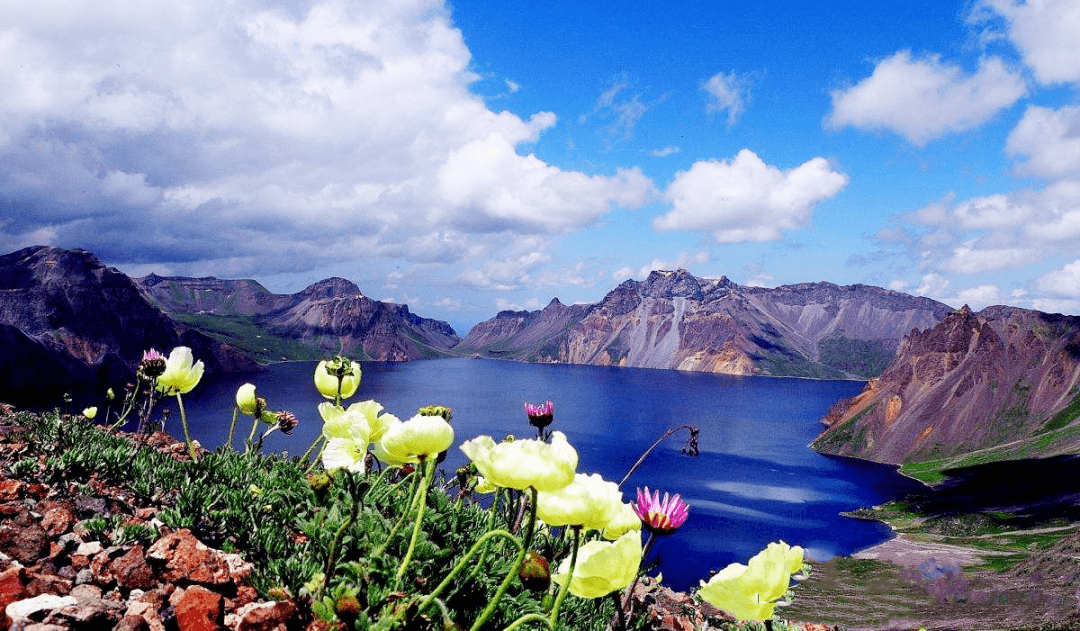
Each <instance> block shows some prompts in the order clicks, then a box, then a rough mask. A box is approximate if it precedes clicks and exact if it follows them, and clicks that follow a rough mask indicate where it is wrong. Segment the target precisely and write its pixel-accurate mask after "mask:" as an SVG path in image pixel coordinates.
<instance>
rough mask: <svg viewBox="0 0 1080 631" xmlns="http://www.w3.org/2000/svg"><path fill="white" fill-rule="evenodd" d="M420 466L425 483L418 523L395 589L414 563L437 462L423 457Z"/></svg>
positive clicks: (421, 494)
mask: <svg viewBox="0 0 1080 631" xmlns="http://www.w3.org/2000/svg"><path fill="white" fill-rule="evenodd" d="M420 465H421V466H422V467H424V476H423V481H422V482H421V483H420V490H419V493H418V497H419V500H418V501H419V503H420V507H419V508H417V510H416V523H415V524H413V532H412V538H410V539H409V548H408V549H407V550H406V551H405V557H404V558H402V559H401V566H400V567H398V571H397V575H396V576H395V577H394V586H395V587H394V588H395V589H397V586H399V585H400V584H401V579H402V577H404V576H405V568H407V567H409V562H410V561H412V555H413V550H415V549H416V540H417V539H418V538H419V537H420V526H421V524H422V523H423V521H424V509H425V508H427V490H428V487H429V486H431V477H432V475H433V474H434V473H435V461H434V460H432V459H430V458H424V457H421V459H420Z"/></svg>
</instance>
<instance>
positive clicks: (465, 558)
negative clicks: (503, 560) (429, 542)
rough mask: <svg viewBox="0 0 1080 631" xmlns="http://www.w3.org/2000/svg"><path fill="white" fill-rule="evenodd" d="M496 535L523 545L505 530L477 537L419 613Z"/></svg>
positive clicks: (517, 544) (423, 602) (516, 544)
mask: <svg viewBox="0 0 1080 631" xmlns="http://www.w3.org/2000/svg"><path fill="white" fill-rule="evenodd" d="M494 537H505V538H506V539H509V540H510V541H511V542H513V544H514V545H515V546H518V547H519V548H520V547H521V543H520V542H518V540H517V538H516V537H514V535H512V534H510V533H509V532H507V531H505V530H491V531H488V532H486V533H484V535H483V536H482V537H480V538H479V539H477V540H476V543H474V544H473V545H472V547H471V548H469V551H468V552H466V553H465V556H463V557H461V560H460V561H458V562H457V565H455V566H454V569H453V570H451V572H450V573H449V574H447V575H446V578H444V579H443V581H442V582H441V583H439V586H438V587H436V588H435V591H433V592H431V594H429V595H428V596H427V597H425V598H424V600H423V601H422V602H421V603H420V609H419V610H418V613H419V612H423V611H424V609H427V607H428V605H430V604H431V602H432V601H434V600H435V599H436V598H437V597H438V596H439V594H441V593H442V591H443V590H444V589H446V588H447V586H449V585H450V583H451V582H453V580H454V578H455V577H457V575H458V574H460V573H461V572H462V571H463V570H464V569H465V565H466V563H468V561H469V559H471V558H473V557H474V556H475V555H476V553H477V552H478V551H480V550H481V548H483V551H484V552H486V551H487V542H488V540H490V539H493V538H494ZM481 558H483V557H481ZM482 563H483V562H482V561H477V563H476V564H475V565H481V564H482Z"/></svg>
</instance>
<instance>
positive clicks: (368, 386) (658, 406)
mask: <svg viewBox="0 0 1080 631" xmlns="http://www.w3.org/2000/svg"><path fill="white" fill-rule="evenodd" d="M314 366H315V364H314V363H313V362H295V363H285V364H276V365H272V366H269V367H268V368H267V369H266V370H264V371H261V372H258V373H246V374H232V375H215V376H207V377H206V378H205V379H204V380H203V382H202V383H201V384H199V386H198V387H197V388H196V389H195V390H193V391H192V392H191V393H190V394H188V395H185V397H184V403H185V407H186V408H187V410H188V415H189V421H190V422H191V426H192V433H193V434H194V436H195V437H196V438H198V439H199V440H200V442H202V444H203V445H204V446H206V447H207V448H211V449H213V448H215V447H217V446H218V445H220V444H222V443H223V442H224V441H225V439H226V437H227V435H228V426H229V420H230V418H231V416H232V408H233V405H234V403H233V401H234V396H235V393H236V389H237V387H239V386H240V385H241V384H242V383H244V382H246V381H251V382H252V383H254V384H256V386H257V388H258V392H259V395H260V396H263V397H266V398H267V399H268V402H269V405H270V407H271V409H287V410H290V411H292V412H293V413H294V414H296V415H297V417H298V418H299V419H300V426H299V427H298V428H297V430H296V431H295V432H294V433H293V435H292V436H284V435H280V434H278V433H275V434H274V435H273V436H272V438H271V439H270V440H268V442H267V444H266V447H265V448H264V451H274V452H281V451H288V452H290V453H292V454H299V453H302V452H303V451H304V450H305V449H306V448H307V446H308V445H309V444H311V441H312V440H313V439H314V437H315V436H316V435H317V434H318V433H319V432H320V431H321V426H322V421H321V419H320V417H319V413H318V411H317V409H316V407H317V406H318V404H319V403H320V402H321V401H322V399H321V397H320V396H319V395H318V393H317V392H316V390H315V388H314V385H313V383H312V374H313V371H314ZM363 369H364V376H363V380H362V382H361V384H360V389H359V391H358V392H357V394H356V396H354V397H353V398H352V399H351V400H350V402H355V401H360V400H364V399H375V400H377V401H379V402H380V403H382V404H383V405H384V406H385V407H386V411H387V412H390V413H392V414H395V415H397V416H398V417H399V418H401V419H402V420H405V419H407V418H409V417H410V416H412V415H413V414H414V413H415V411H416V409H417V408H419V407H421V406H424V405H429V404H440V405H448V406H450V407H451V408H453V410H454V420H453V424H454V427H455V431H456V434H457V437H456V440H455V447H454V448H453V449H451V453H450V455H449V457H448V459H447V461H446V462H445V463H444V465H443V466H444V469H445V470H446V471H447V473H448V474H452V472H453V469H454V468H456V467H457V466H459V465H460V464H462V463H463V462H464V461H465V458H464V456H463V455H462V454H461V452H460V451H459V450H458V449H457V445H458V444H460V443H461V442H463V441H465V440H468V439H470V438H473V437H474V436H476V435H478V434H489V435H491V436H493V437H494V438H495V439H496V440H500V439H501V438H502V437H503V436H504V435H506V434H508V433H512V434H515V435H516V436H519V437H523V438H531V437H533V436H534V435H535V429H534V428H532V427H531V426H530V425H528V422H527V419H526V417H525V414H524V412H523V410H522V402H523V401H530V402H534V403H540V402H543V401H544V400H545V399H551V400H552V401H554V402H555V422H554V424H553V425H552V427H551V429H558V430H561V431H563V432H564V433H565V434H566V435H567V437H568V438H569V440H570V443H571V444H572V445H574V447H575V448H576V449H577V450H578V454H579V456H580V461H579V465H578V471H580V472H585V473H593V472H598V473H601V474H602V475H603V476H604V477H605V478H606V479H609V480H613V481H616V482H617V481H618V480H620V479H621V478H622V477H623V475H624V474H625V473H626V471H627V470H628V469H629V468H630V466H631V465H632V464H633V463H634V461H635V460H637V458H638V457H639V456H640V455H641V453H642V452H643V451H644V450H645V449H647V448H648V447H649V445H651V444H652V443H653V442H654V441H655V440H656V439H657V438H659V437H660V436H661V435H662V434H663V433H664V432H665V431H667V430H668V429H669V428H672V427H675V426H678V425H683V424H690V425H696V426H697V427H699V428H700V430H701V432H700V450H701V454H700V455H699V456H698V457H696V458H695V457H690V456H685V455H682V454H681V453H680V451H679V450H680V448H681V447H682V446H683V444H684V443H685V439H686V437H687V436H688V434H687V433H686V432H685V431H683V432H680V433H678V434H676V435H675V436H673V437H671V438H669V439H668V441H667V442H665V443H664V444H662V445H661V446H660V447H659V448H658V449H657V450H656V451H655V452H653V454H652V456H651V457H650V458H649V459H648V460H647V461H646V462H645V464H644V465H643V466H642V467H641V468H640V469H638V471H637V472H636V473H635V474H634V476H633V477H632V478H630V480H629V481H628V482H627V483H626V484H625V485H624V486H623V494H624V499H626V500H632V499H634V496H635V489H636V487H639V486H646V485H648V486H649V487H650V488H653V489H660V490H662V491H668V492H671V493H680V494H681V495H682V497H683V499H685V500H686V501H687V502H688V503H689V504H690V518H689V520H688V521H687V523H686V524H685V525H684V526H683V527H682V528H681V529H680V530H679V531H678V532H677V533H676V534H675V535H672V536H670V537H666V538H662V539H660V540H659V541H658V542H657V544H656V545H655V546H654V547H653V554H654V555H656V556H657V557H658V559H659V562H660V570H661V571H662V572H663V575H664V581H665V583H667V584H668V585H670V586H672V587H675V588H677V589H688V588H690V587H693V586H696V585H697V582H698V580H700V579H703V578H707V577H708V574H709V571H710V570H717V569H720V568H722V567H724V566H725V565H727V564H728V563H730V562H732V561H740V562H746V560H747V559H748V558H749V557H750V556H752V555H753V554H754V553H756V552H757V551H758V550H760V549H761V548H762V547H764V546H765V544H767V543H769V542H770V541H775V540H777V539H783V540H784V541H787V542H788V543H790V544H792V545H801V546H803V547H805V548H807V550H808V556H810V557H811V558H813V559H816V560H820V561H824V560H828V559H829V558H831V557H833V556H835V555H838V554H850V553H852V552H855V551H857V550H860V549H862V548H866V547H869V546H871V545H874V544H876V543H879V542H881V541H884V540H885V539H887V538H888V537H889V536H890V534H889V531H888V528H886V527H885V526H883V525H881V524H878V523H875V522H867V521H860V520H855V519H850V518H846V517H842V516H840V515H839V513H840V512H841V511H846V510H851V509H854V508H857V507H859V506H868V505H873V504H878V503H881V502H883V501H886V500H888V499H891V498H896V497H902V496H903V495H905V494H907V493H909V492H914V491H917V490H919V489H921V488H922V487H921V486H920V485H918V484H917V483H915V482H913V481H911V480H908V479H907V478H904V477H903V476H900V475H899V474H897V473H896V472H895V470H894V468H893V467H887V466H882V465H876V464H873V463H867V462H862V461H858V460H852V459H845V458H835V457H830V456H823V455H820V454H818V453H816V452H814V451H813V450H811V449H809V448H808V447H807V444H808V443H809V442H810V441H811V440H812V439H813V438H814V437H815V436H816V435H817V434H818V432H819V431H820V430H821V428H822V426H821V424H820V419H821V417H822V416H824V414H825V413H826V411H827V410H828V409H829V407H830V406H831V405H832V404H833V403H835V402H836V401H838V400H839V399H841V398H843V397H848V396H852V395H854V394H856V393H858V392H859V391H860V390H861V389H862V386H863V384H862V383H861V382H854V381H813V380H805V379H777V378H769V377H730V376H724V375H712V374H704V373H688V372H677V371H668V370H647V369H635V368H603V367H595V366H567V365H548V364H523V363H516V362H503V361H494V360H475V359H442V360H432V361H416V362H407V363H382V362H377V363H365V364H364V368H363ZM241 425H242V427H241V428H238V430H237V437H236V444H237V446H240V447H242V443H243V439H244V438H245V437H246V432H247V430H248V429H249V428H250V424H248V423H241ZM167 429H168V430H169V431H170V432H171V433H172V434H173V435H174V436H182V435H183V434H182V430H181V429H180V427H179V418H178V416H177V415H176V414H175V413H174V414H172V415H171V421H170V425H169V427H168V428H167Z"/></svg>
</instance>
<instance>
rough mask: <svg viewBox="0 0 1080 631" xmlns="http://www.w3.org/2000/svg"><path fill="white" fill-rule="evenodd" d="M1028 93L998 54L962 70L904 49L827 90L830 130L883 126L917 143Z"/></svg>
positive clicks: (969, 124) (974, 121)
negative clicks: (974, 68) (844, 84)
mask: <svg viewBox="0 0 1080 631" xmlns="http://www.w3.org/2000/svg"><path fill="white" fill-rule="evenodd" d="M1026 93H1027V88H1026V86H1025V84H1024V80H1023V78H1022V77H1021V76H1020V74H1019V73H1018V72H1015V71H1012V70H1009V69H1008V68H1007V67H1006V66H1005V64H1004V62H1002V60H1001V59H999V58H997V57H986V58H984V59H982V60H981V61H980V62H979V68H978V70H977V71H976V72H975V73H974V74H965V73H964V71H963V70H962V69H961V68H960V67H959V66H955V65H951V64H948V63H945V62H943V61H942V60H941V58H940V57H939V56H937V55H926V56H923V57H921V58H913V57H912V54H911V52H910V51H907V50H903V51H900V52H898V53H896V54H895V55H893V56H892V57H889V58H887V59H884V60H882V61H881V62H879V63H878V64H877V66H876V67H875V68H874V72H873V73H872V74H871V75H870V76H869V77H868V78H866V79H864V80H862V81H861V82H859V83H857V84H856V85H854V86H852V87H850V88H847V89H842V90H835V91H833V92H832V112H831V113H830V114H829V116H828V119H827V124H828V125H829V126H830V127H833V128H838V129H839V128H843V127H848V126H850V127H855V128H858V129H864V130H888V131H892V132H893V133H895V134H897V135H899V136H901V137H902V138H904V139H906V140H907V141H908V142H911V143H912V144H914V145H917V146H923V145H925V144H926V143H927V142H929V141H931V140H934V139H935V138H939V137H941V136H944V135H946V134H949V133H954V132H959V131H963V130H966V129H971V128H973V127H977V126H979V125H981V124H982V123H984V122H986V121H988V120H989V119H990V118H992V117H993V116H994V115H995V114H996V113H998V112H999V111H1001V110H1002V109H1004V108H1006V107H1009V106H1010V105H1012V104H1013V103H1015V102H1016V101H1017V100H1019V99H1020V98H1021V97H1023V96H1024V95H1025V94H1026Z"/></svg>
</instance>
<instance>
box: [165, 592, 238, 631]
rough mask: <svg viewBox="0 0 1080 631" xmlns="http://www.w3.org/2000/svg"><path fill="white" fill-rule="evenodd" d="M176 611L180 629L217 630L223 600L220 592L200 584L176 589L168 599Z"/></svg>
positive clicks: (222, 611)
mask: <svg viewBox="0 0 1080 631" xmlns="http://www.w3.org/2000/svg"><path fill="white" fill-rule="evenodd" d="M169 601H170V602H171V603H172V605H173V608H174V609H175V611H176V626H177V627H179V629H180V631H218V630H219V629H222V628H223V627H222V624H221V622H222V616H223V614H224V609H223V605H224V601H223V599H222V596H221V594H219V593H217V592H214V591H210V590H209V589H207V588H205V587H203V586H201V585H192V586H191V587H188V588H187V589H184V590H180V589H177V590H176V591H175V592H173V595H172V597H171V598H170V599H169Z"/></svg>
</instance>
